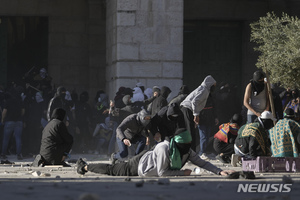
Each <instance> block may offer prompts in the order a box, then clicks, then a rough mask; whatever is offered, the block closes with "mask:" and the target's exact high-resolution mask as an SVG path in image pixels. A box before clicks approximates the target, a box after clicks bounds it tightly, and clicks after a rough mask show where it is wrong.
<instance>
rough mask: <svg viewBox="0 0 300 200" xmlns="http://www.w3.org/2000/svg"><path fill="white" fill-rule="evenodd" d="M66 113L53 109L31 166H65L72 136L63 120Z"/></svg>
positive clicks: (59, 109)
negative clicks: (37, 153)
mask: <svg viewBox="0 0 300 200" xmlns="http://www.w3.org/2000/svg"><path fill="white" fill-rule="evenodd" d="M65 115H66V111H65V110H64V109H62V108H56V109H54V111H53V113H52V116H51V121H50V122H49V123H48V124H47V125H46V127H45V128H44V130H43V135H42V141H41V148H40V154H39V155H37V156H36V159H35V161H34V162H33V166H39V165H40V164H42V163H43V165H63V166H66V167H67V166H69V165H67V164H66V163H65V162H64V160H65V159H66V158H67V156H68V154H69V152H70V150H71V148H72V145H73V136H72V135H71V134H70V133H69V132H68V129H67V127H66V125H65V124H64V122H63V120H64V118H65Z"/></svg>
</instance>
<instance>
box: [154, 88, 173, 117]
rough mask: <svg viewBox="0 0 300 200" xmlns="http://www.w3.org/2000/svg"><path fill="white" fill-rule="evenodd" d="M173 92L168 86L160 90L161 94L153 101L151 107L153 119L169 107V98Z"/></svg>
mask: <svg viewBox="0 0 300 200" xmlns="http://www.w3.org/2000/svg"><path fill="white" fill-rule="evenodd" d="M171 92H172V91H171V90H170V88H169V87H167V86H162V87H161V90H160V94H159V95H158V96H157V97H156V98H155V99H154V100H153V102H152V105H151V117H153V116H154V115H155V114H156V113H158V112H159V111H160V109H162V107H165V106H167V105H168V101H167V98H168V96H169V95H170V93H171Z"/></svg>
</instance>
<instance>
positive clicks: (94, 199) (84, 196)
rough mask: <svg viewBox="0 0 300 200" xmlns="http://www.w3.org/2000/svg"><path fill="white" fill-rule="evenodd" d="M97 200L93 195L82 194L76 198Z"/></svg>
mask: <svg viewBox="0 0 300 200" xmlns="http://www.w3.org/2000/svg"><path fill="white" fill-rule="evenodd" d="M99 199H100V197H99V196H98V195H97V194H94V193H84V194H81V195H80V196H79V198H78V200H99Z"/></svg>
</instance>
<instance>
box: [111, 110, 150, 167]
mask: <svg viewBox="0 0 300 200" xmlns="http://www.w3.org/2000/svg"><path fill="white" fill-rule="evenodd" d="M150 119H151V117H150V114H149V113H148V112H147V111H146V110H141V111H140V112H138V113H137V114H131V115H129V116H128V117H126V118H125V119H124V120H123V121H122V122H121V124H120V125H119V126H118V128H117V130H116V134H117V136H116V137H117V144H118V147H119V152H117V153H112V154H111V161H112V164H115V162H116V161H117V160H119V161H123V159H124V158H126V157H127V156H128V147H130V146H131V144H137V147H136V150H135V155H137V154H139V153H140V152H141V151H143V150H144V148H145V145H146V144H148V143H149V138H148V132H147V131H146V128H147V126H148V125H149V123H150ZM144 135H146V136H147V139H146V137H145V136H144Z"/></svg>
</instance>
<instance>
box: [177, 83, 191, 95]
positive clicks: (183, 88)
mask: <svg viewBox="0 0 300 200" xmlns="http://www.w3.org/2000/svg"><path fill="white" fill-rule="evenodd" d="M178 94H190V89H189V87H188V86H187V85H182V86H181V87H180V89H179V93H178Z"/></svg>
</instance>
